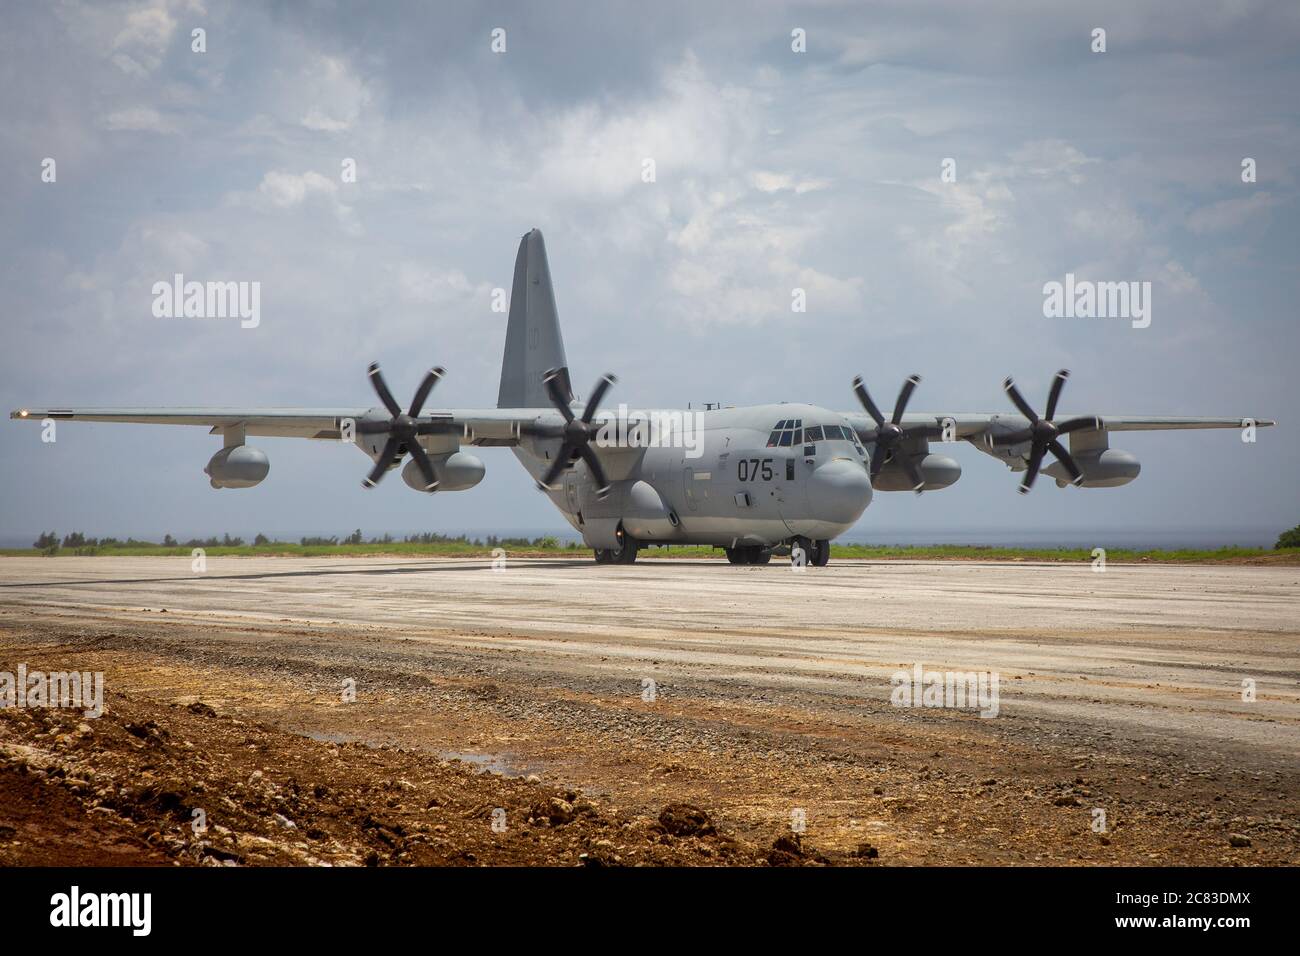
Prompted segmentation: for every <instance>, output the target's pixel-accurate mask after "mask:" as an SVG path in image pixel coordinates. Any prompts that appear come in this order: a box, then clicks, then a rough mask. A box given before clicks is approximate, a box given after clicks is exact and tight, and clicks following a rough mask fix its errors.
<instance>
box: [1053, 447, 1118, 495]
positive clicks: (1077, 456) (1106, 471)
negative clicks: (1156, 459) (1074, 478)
mask: <svg viewBox="0 0 1300 956" xmlns="http://www.w3.org/2000/svg"><path fill="white" fill-rule="evenodd" d="M1070 457H1072V458H1073V459H1074V462H1075V464H1076V465H1078V466H1079V470H1080V471H1082V472H1083V483H1082V484H1083V487H1085V488H1118V487H1119V486H1120V485H1127V484H1128V483H1129V482H1130V481H1132V480H1133V479H1134V478H1136V477H1137V476H1138V472H1140V471H1141V470H1142V463H1141V462H1140V461H1138V460H1137V458H1136V457H1135V456H1133V455H1131V454H1129V453H1128V452H1126V451H1122V450H1120V449H1118V448H1099V449H1095V450H1091V451H1073V450H1071V452H1070ZM1043 474H1045V475H1050V476H1051V477H1053V478H1055V479H1056V484H1057V485H1058V486H1060V487H1062V488H1064V487H1065V486H1066V485H1068V484H1069V483H1070V473H1069V472H1068V471H1066V470H1065V466H1064V465H1062V464H1061V463H1060V462H1059V461H1054V462H1052V463H1051V464H1050V465H1047V466H1046V467H1044V468H1043Z"/></svg>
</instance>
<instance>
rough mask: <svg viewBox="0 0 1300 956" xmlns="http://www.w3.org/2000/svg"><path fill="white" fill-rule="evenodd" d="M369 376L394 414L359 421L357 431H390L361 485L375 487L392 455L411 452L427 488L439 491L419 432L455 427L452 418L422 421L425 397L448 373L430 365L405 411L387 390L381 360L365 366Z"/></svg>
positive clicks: (441, 430)
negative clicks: (387, 416) (421, 412)
mask: <svg viewBox="0 0 1300 956" xmlns="http://www.w3.org/2000/svg"><path fill="white" fill-rule="evenodd" d="M366 371H367V374H368V375H369V376H370V384H371V385H373V386H374V387H375V392H376V393H377V394H378V395H379V400H380V401H381V402H383V403H384V407H385V408H386V409H388V413H389V414H390V415H391V416H392V418H390V419H389V420H388V421H386V422H383V421H362V422H358V423H357V431H358V432H359V433H360V434H362V435H378V434H387V435H388V441H387V442H385V443H384V449H383V451H382V452H380V454H379V458H378V460H376V461H375V467H374V468H372V469H371V470H370V474H369V475H367V476H366V479H365V481H363V482H361V484H362V487H365V488H373V487H374V486H375V485H376V484H378V483H379V479H381V478H383V477H384V473H385V472H387V471H388V469H389V466H390V465H391V464H392V462H393V459H394V458H395V457H396V456H397V455H398V453H399V452H400V453H402V454H409V455H410V456H411V457H412V458H414V459H415V464H416V466H417V467H418V468H419V469H420V474H421V475H423V476H424V481H425V485H424V490H425V491H436V490H437V488H438V476H437V475H436V474H435V473H434V471H433V462H431V461H429V456H428V455H427V454H425V452H424V449H423V448H422V447H421V446H420V442H419V438H418V436H420V435H436V434H443V433H446V432H448V431H450V430H452V429H453V428H454V427H455V426H454V425H452V424H451V423H450V422H436V421H432V422H429V421H427V422H422V421H419V420H418V419H419V417H420V411H421V410H422V409H423V408H424V401H425V399H427V398H428V397H429V392H431V391H432V390H433V386H434V385H436V384H438V379H440V378H442V376H443V375H444V374H445V372H444V370H443V369H441V368H431V369H429V371H428V372H427V373H426V374H425V376H424V381H422V382H420V387H419V388H417V389H416V390H415V397H414V398H413V399H411V407H410V409H409V410H408V411H406V412H403V411H402V406H400V405H398V404H397V399H395V398H393V393H392V392H390V391H389V390H388V385H387V383H385V382H384V376H383V375H381V374H380V372H379V363H378V362H372V363H371V364H370V368H369V369H367V370H366Z"/></svg>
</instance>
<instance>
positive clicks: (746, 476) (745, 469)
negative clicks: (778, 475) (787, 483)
mask: <svg viewBox="0 0 1300 956" xmlns="http://www.w3.org/2000/svg"><path fill="white" fill-rule="evenodd" d="M772 474H773V472H772V459H771V458H741V459H740V460H739V461H737V462H736V477H737V478H739V479H740V480H741V481H758V480H759V479H760V478H761V479H762V480H763V481H771V480H772Z"/></svg>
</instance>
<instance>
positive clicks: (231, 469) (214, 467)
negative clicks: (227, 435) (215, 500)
mask: <svg viewBox="0 0 1300 956" xmlns="http://www.w3.org/2000/svg"><path fill="white" fill-rule="evenodd" d="M270 470H271V462H270V459H268V458H267V457H266V455H265V454H264V453H263V452H262V451H261V450H260V449H257V448H253V447H252V446H250V445H232V446H230V447H229V448H223V449H221V451H219V452H217V453H216V454H215V455H213V456H212V458H211V459H210V460H209V461H208V464H207V467H205V468H204V469H203V473H204V474H205V475H207V476H208V478H209V479H211V484H212V487H213V488H252V487H253V486H254V485H256V484H258V483H260V482H261V480H262V479H263V478H265V477H266V476H267V473H268V472H270Z"/></svg>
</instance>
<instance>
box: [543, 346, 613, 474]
mask: <svg viewBox="0 0 1300 956" xmlns="http://www.w3.org/2000/svg"><path fill="white" fill-rule="evenodd" d="M561 376H562V372H561V371H560V370H559V369H551V370H550V371H548V372H547V373H546V374H545V375H544V376H542V381H543V382H545V383H546V394H547V395H549V396H550V398H551V403H552V404H553V405H554V406H555V407H556V409H558V410H559V412H560V414H561V415H563V416H564V424H563V425H525V426H522V427H521V428H520V429H519V430H520V432H521V433H523V434H525V435H535V436H537V437H539V438H559V439H561V444H560V452H559V454H558V455H556V456H555V461H553V462H551V467H550V468H548V469H547V470H546V474H545V475H543V476H542V479H541V481H539V482H537V487H538V488H540V489H541V490H542V491H549V490H552V488H553V486H554V485H555V480H556V479H557V478H559V477H560V473H561V472H563V471H567V470H568V469H569V468H572V467H573V463H574V462H576V461H577V460H578V459H579V458H581V459H582V460H583V461H585V462H586V463H587V468H588V470H590V471H591V477H592V480H593V481H595V482H596V497H597V498H604V497H605V496H606V495H608V494H609V481H608V480H606V478H605V469H604V468H602V467H601V465H600V459H599V458H597V457H596V453H595V452H594V451H593V450H592V448H591V440H592V439H593V438H595V437H596V433H597V432H599V431H600V427H599V426H597V425H593V424H592V423H591V420H592V418H593V417H594V416H595V414H596V409H597V408H599V407H600V401H601V399H603V398H604V397H605V392H606V391H608V390H609V387H610V386H611V385H613V384H614V383H615V382H616V381H618V380H617V379H616V378H614V376H613V375H603V376H601V378H600V381H598V382H597V383H596V387H595V388H594V389H593V390H592V392H591V398H589V399H588V400H587V407H586V408H585V409H583V412H582V417H580V418H575V417H574V415H573V409H571V408H569V403H568V396H567V395H565V394H564V392H565V391H566V389H563V388H562V387H561V384H560V379H561Z"/></svg>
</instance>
